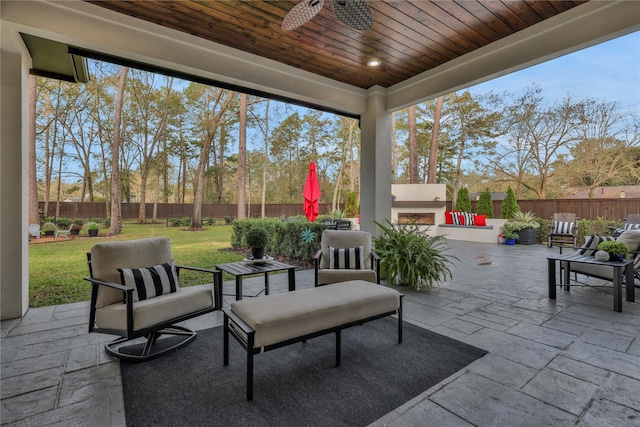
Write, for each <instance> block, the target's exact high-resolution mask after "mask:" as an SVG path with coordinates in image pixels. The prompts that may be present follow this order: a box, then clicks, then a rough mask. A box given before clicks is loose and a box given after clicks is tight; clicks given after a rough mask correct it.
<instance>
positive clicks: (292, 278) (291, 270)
mask: <svg viewBox="0 0 640 427" xmlns="http://www.w3.org/2000/svg"><path fill="white" fill-rule="evenodd" d="M216 268H217V269H218V270H222V271H225V272H227V273H229V274H231V275H233V276H234V277H235V278H236V301H237V300H241V299H242V278H243V277H244V276H249V275H251V274H264V286H265V295H269V273H272V272H275V271H283V270H287V274H288V276H289V277H288V278H289V291H295V290H296V267H295V266H294V265H290V264H285V263H284V262H279V261H275V260H270V261H267V262H265V263H264V264H251V263H246V262H243V261H240V262H229V263H226V264H216Z"/></svg>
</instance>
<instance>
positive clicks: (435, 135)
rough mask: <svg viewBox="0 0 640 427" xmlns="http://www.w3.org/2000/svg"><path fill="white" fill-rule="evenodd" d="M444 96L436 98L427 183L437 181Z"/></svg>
mask: <svg viewBox="0 0 640 427" xmlns="http://www.w3.org/2000/svg"><path fill="white" fill-rule="evenodd" d="M443 102H444V96H442V95H441V96H439V97H438V99H437V100H436V111H435V114H434V116H433V128H432V131H431V147H430V149H429V168H428V169H427V171H428V173H427V184H435V183H436V182H437V169H438V141H439V139H440V116H441V114H442V103H443Z"/></svg>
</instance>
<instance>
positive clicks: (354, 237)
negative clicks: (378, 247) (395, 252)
mask: <svg viewBox="0 0 640 427" xmlns="http://www.w3.org/2000/svg"><path fill="white" fill-rule="evenodd" d="M314 264H315V285H316V286H320V285H328V284H331V283H338V282H346V281H348V280H365V281H367V282H373V283H378V284H379V283H380V257H379V256H378V255H377V254H376V253H375V251H374V250H373V247H372V243H371V233H368V232H366V231H342V230H324V231H323V232H322V239H321V241H320V250H319V251H318V253H317V254H316V256H315V257H314Z"/></svg>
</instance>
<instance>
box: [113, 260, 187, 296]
mask: <svg viewBox="0 0 640 427" xmlns="http://www.w3.org/2000/svg"><path fill="white" fill-rule="evenodd" d="M118 271H119V272H120V277H121V279H120V280H121V281H120V283H122V284H123V285H125V286H131V287H133V288H135V290H134V291H133V300H134V301H144V300H146V299H150V298H154V297H157V296H160V295H163V294H170V293H173V292H177V291H178V290H179V289H180V288H179V287H178V275H177V274H176V266H175V264H174V263H173V261H172V262H167V263H164V264H159V265H154V266H152V267H146V268H119V269H118Z"/></svg>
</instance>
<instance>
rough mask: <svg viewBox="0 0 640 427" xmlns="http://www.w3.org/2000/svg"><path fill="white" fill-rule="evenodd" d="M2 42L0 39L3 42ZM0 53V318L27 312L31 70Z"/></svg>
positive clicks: (20, 58)
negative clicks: (28, 101) (28, 130)
mask: <svg viewBox="0 0 640 427" xmlns="http://www.w3.org/2000/svg"><path fill="white" fill-rule="evenodd" d="M3 39H4V38H3ZM2 42H3V46H2V49H1V50H0V112H1V114H0V303H1V305H0V318H2V319H3V320H4V319H12V318H16V317H21V316H23V315H24V314H25V313H26V311H27V309H28V308H29V263H28V261H29V242H28V238H27V222H28V207H29V206H28V203H29V198H28V197H27V195H28V186H27V183H28V167H27V158H28V145H27V138H28V132H27V118H28V111H27V105H26V104H27V100H28V99H29V94H28V80H29V70H28V65H27V64H25V62H24V61H25V59H24V58H23V56H22V55H21V54H20V53H14V52H10V51H8V50H6V49H5V45H4V44H5V43H8V42H9V41H8V40H3V41H2Z"/></svg>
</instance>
